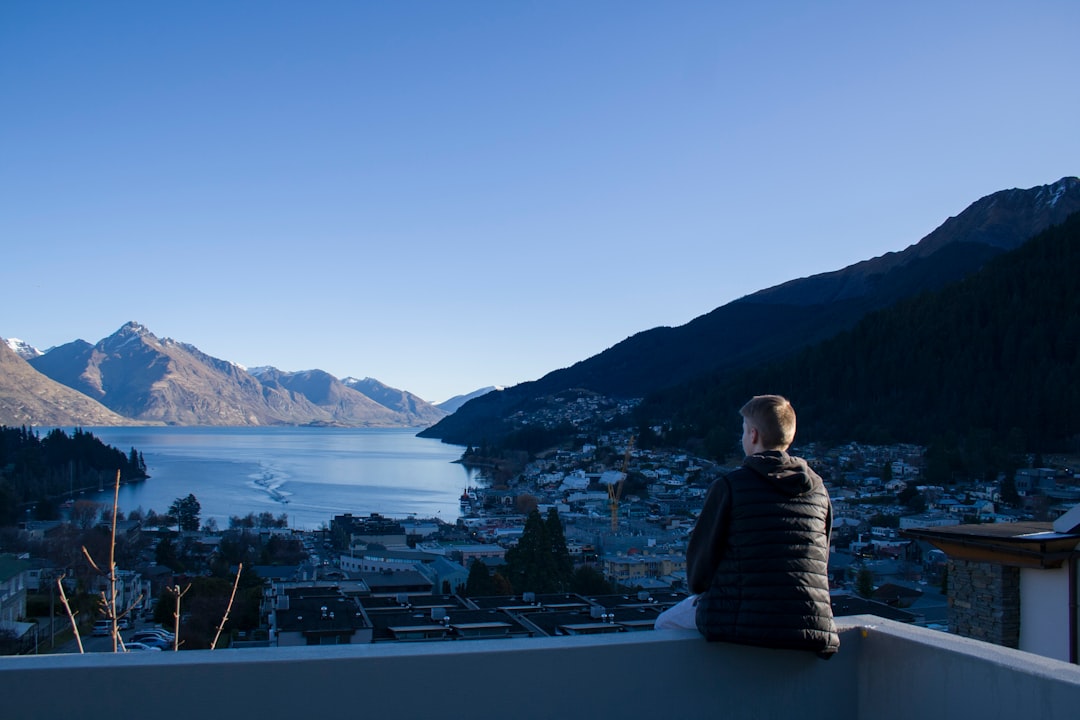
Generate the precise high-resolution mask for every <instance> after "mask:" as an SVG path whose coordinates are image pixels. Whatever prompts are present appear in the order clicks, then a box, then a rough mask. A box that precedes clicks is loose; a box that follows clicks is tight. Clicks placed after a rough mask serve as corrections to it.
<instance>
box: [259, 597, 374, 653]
mask: <svg viewBox="0 0 1080 720" xmlns="http://www.w3.org/2000/svg"><path fill="white" fill-rule="evenodd" d="M270 625H271V635H272V636H273V638H274V639H275V641H276V644H277V645H278V646H279V647H288V646H296V645H352V644H357V643H369V642H371V637H372V629H371V623H370V622H368V619H367V617H366V616H365V615H364V612H363V609H362V608H361V607H360V604H359V603H358V602H357V601H356V599H355V598H351V597H348V596H346V595H345V594H344V593H343V592H341V590H340V589H339V588H337V587H314V586H308V587H296V588H287V589H283V591H282V592H281V593H280V594H279V595H278V596H277V598H276V602H275V604H274V607H273V610H272V612H271V617H270Z"/></svg>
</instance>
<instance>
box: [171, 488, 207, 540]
mask: <svg viewBox="0 0 1080 720" xmlns="http://www.w3.org/2000/svg"><path fill="white" fill-rule="evenodd" d="M200 511H202V506H201V505H199V501H198V500H197V499H196V498H195V496H194V495H191V494H188V496H187V497H185V498H176V500H174V501H173V504H172V505H170V506H169V517H170V518H172V519H173V520H174V521H176V524H177V525H179V526H180V529H181V530H185V531H190V532H194V531H196V530H198V529H199V512H200Z"/></svg>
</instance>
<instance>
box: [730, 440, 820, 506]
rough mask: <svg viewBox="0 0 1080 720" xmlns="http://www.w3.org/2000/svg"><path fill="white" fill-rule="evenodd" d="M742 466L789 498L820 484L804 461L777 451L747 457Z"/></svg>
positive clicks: (815, 474)
mask: <svg viewBox="0 0 1080 720" xmlns="http://www.w3.org/2000/svg"><path fill="white" fill-rule="evenodd" d="M743 466H744V467H746V468H749V469H750V470H753V471H754V472H755V473H757V474H758V475H761V476H762V477H764V478H765V479H766V480H767V481H768V482H769V483H770V484H772V485H773V486H774V487H776V489H778V490H780V491H781V492H783V493H785V494H787V495H790V496H796V495H802V494H803V493H805V492H809V491H810V490H811V489H812V488H813V487H814V486H815V485H816V484H819V483H821V478H820V477H818V474H817V473H815V472H814V471H813V470H811V469H810V466H809V465H807V464H806V461H805V460H803V459H802V458H800V457H795V456H794V455H788V454H787V453H786V452H781V451H777V450H767V451H765V452H760V453H755V454H754V455H748V456H747V457H746V459H745V460H743Z"/></svg>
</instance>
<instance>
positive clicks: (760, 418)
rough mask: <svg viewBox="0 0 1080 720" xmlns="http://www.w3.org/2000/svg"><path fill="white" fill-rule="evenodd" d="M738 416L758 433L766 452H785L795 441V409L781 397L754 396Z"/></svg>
mask: <svg viewBox="0 0 1080 720" xmlns="http://www.w3.org/2000/svg"><path fill="white" fill-rule="evenodd" d="M739 414H740V415H742V416H743V418H744V419H745V420H746V423H747V425H749V426H750V427H752V428H755V429H756V430H757V431H758V434H759V435H760V436H761V444H762V445H763V446H764V447H765V448H766V449H768V450H787V449H788V446H789V445H791V442H792V441H793V440H794V439H795V408H793V407H791V403H790V402H788V399H787V398H785V397H783V396H781V395H755V396H754V397H752V398H750V401H749V402H748V403H746V404H745V405H743V406H742V409H740V410H739Z"/></svg>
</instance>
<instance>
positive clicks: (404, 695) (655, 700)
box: [0, 616, 1080, 720]
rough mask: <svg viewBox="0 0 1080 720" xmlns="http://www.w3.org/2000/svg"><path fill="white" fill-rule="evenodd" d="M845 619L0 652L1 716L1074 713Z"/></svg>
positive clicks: (963, 658)
mask: <svg viewBox="0 0 1080 720" xmlns="http://www.w3.org/2000/svg"><path fill="white" fill-rule="evenodd" d="M839 624H840V625H841V649H840V653H839V654H838V655H837V656H836V657H835V658H833V659H832V660H828V661H824V660H819V659H817V658H816V657H815V656H813V655H811V654H808V653H800V652H793V651H780V650H765V649H761V648H751V647H742V646H738V645H728V644H724V643H706V642H704V641H703V640H702V639H701V638H700V636H698V635H697V633H695V632H693V631H685V632H675V631H669V632H660V631H657V632H640V633H621V634H616V635H603V636H577V637H559V638H531V639H520V640H478V641H469V642H443V643H404V644H383V645H352V646H336V647H305V648H267V649H252V650H217V651H213V652H210V651H191V652H182V653H175V654H174V653H131V654H126V655H113V654H103V653H99V654H90V655H53V656H46V655H43V656H35V657H0V703H2V705H0V707H2V712H3V717H4V718H19V719H20V720H22V719H24V718H28V719H33V718H56V717H69V716H70V717H78V718H80V719H82V718H86V719H87V720H98V719H99V718H100V719H101V720H106V719H107V720H115V719H116V718H119V717H155V718H183V719H184V720H190V719H191V718H198V719H199V720H216V719H217V718H222V719H225V718H228V719H229V720H235V719H236V718H308V717H323V716H330V717H393V718H420V717H424V718H429V717H470V718H512V719H513V720H528V719H530V718H560V717H565V718H590V719H596V720H604V719H606V718H620V720H622V719H632V718H648V719H649V720H657V719H658V718H686V717H708V718H713V717H717V718H719V717H722V718H730V719H734V720H743V719H746V720H749V719H750V718H758V719H761V718H783V719H787V718H799V719H800V720H818V719H820V720H861V719H864V718H865V719H866V720H871V719H872V720H893V719H895V720H911V718H955V719H957V720H962V719H964V718H971V717H977V718H979V720H996V719H998V718H1002V719H1004V718H1028V717H1031V718H1039V720H1075V718H1076V717H1077V708H1080V668H1078V667H1076V666H1073V665H1069V664H1067V663H1062V662H1058V661H1055V660H1049V659H1046V658H1042V657H1039V656H1035V655H1031V654H1029V653H1024V652H1020V651H1018V650H1010V649H1006V648H999V647H996V646H993V645H989V644H987V643H982V642H978V641H976V640H970V639H967V638H960V637H956V636H952V635H947V634H944V633H940V632H935V631H931V630H926V629H923V628H916V627H910V626H906V625H901V624H899V623H894V622H890V621H888V620H882V619H880V618H875V617H870V616H859V617H854V618H841V619H840V623H839ZM447 708H452V709H453V710H452V711H449V712H448V711H447Z"/></svg>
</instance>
